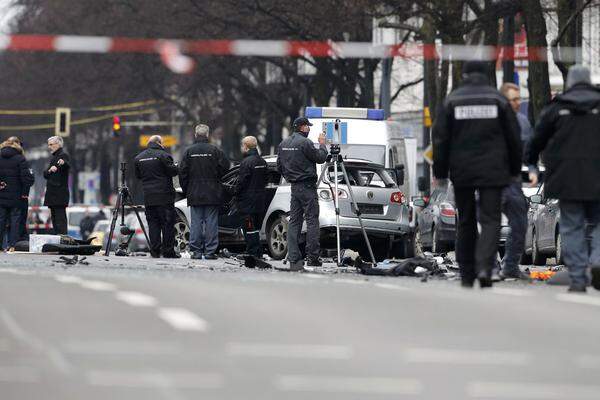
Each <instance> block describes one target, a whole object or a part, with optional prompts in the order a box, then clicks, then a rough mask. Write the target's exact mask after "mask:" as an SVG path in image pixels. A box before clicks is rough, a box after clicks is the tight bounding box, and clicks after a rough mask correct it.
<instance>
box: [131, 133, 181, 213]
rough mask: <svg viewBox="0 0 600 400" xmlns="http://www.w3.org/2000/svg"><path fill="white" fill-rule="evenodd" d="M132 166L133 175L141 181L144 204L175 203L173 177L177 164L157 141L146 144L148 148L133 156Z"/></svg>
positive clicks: (160, 204) (175, 173)
mask: <svg viewBox="0 0 600 400" xmlns="http://www.w3.org/2000/svg"><path fill="white" fill-rule="evenodd" d="M134 166H135V177H136V178H138V179H140V180H141V181H142V188H143V190H144V204H145V205H146V206H162V205H168V204H173V203H175V188H174V187H173V177H174V176H177V166H176V165H175V164H174V163H173V157H171V155H170V154H169V153H167V152H166V151H165V149H164V148H162V147H161V146H160V145H159V144H158V143H150V144H148V148H147V149H146V150H144V151H142V152H141V153H140V154H138V155H137V156H136V157H135V161H134Z"/></svg>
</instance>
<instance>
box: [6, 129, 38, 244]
mask: <svg viewBox="0 0 600 400" xmlns="http://www.w3.org/2000/svg"><path fill="white" fill-rule="evenodd" d="M33 181H34V178H33V174H32V173H31V170H30V169H29V164H28V163H27V160H26V159H25V156H24V155H23V149H22V148H21V146H20V145H19V144H18V143H16V142H13V141H8V140H7V141H5V142H4V143H2V144H1V145H0V247H1V246H2V243H3V242H4V232H5V230H6V225H7V222H8V223H9V225H10V231H9V236H8V250H9V251H14V247H15V244H16V243H17V240H18V239H19V234H20V229H19V218H20V215H21V209H20V203H21V200H22V199H23V198H27V197H28V196H29V188H30V187H31V185H33Z"/></svg>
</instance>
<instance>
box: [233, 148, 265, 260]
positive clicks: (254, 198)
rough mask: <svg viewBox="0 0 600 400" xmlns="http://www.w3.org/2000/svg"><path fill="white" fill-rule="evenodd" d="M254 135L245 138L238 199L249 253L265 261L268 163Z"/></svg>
mask: <svg viewBox="0 0 600 400" xmlns="http://www.w3.org/2000/svg"><path fill="white" fill-rule="evenodd" d="M257 144H258V143H257V141H256V138H255V137H254V136H246V137H245V138H244V139H242V152H243V153H244V159H243V160H242V162H241V163H240V169H239V175H238V181H237V184H236V186H235V190H234V193H235V197H236V203H237V207H238V211H239V213H240V216H241V218H242V229H243V231H244V238H245V239H246V253H248V254H249V255H251V256H253V257H255V259H257V260H260V259H262V248H261V245H260V227H261V225H262V218H263V217H264V212H265V195H266V186H267V181H268V169H267V162H266V161H265V160H263V158H262V157H261V156H260V155H259V154H258V149H257V148H256V147H257Z"/></svg>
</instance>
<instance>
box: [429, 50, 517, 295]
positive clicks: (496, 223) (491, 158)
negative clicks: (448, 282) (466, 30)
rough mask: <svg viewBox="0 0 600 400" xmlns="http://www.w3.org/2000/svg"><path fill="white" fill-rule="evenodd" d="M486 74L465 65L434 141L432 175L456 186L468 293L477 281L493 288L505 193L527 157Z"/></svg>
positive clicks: (479, 66)
mask: <svg viewBox="0 0 600 400" xmlns="http://www.w3.org/2000/svg"><path fill="white" fill-rule="evenodd" d="M487 73H488V71H487V65H486V64H485V63H483V62H480V61H471V62H468V63H466V64H465V66H464V69H463V74H464V75H463V78H464V82H463V84H462V85H461V86H460V87H459V88H458V89H456V90H454V91H452V93H450V94H449V95H448V97H447V98H446V100H445V101H444V103H443V105H442V106H441V107H440V112H439V114H438V116H437V119H436V121H435V126H434V127H433V135H432V136H433V161H434V164H433V174H434V176H435V178H436V179H438V184H439V185H442V186H443V185H447V178H448V177H450V180H452V183H453V185H454V192H455V199H456V205H457V208H458V216H459V218H458V233H457V239H456V260H457V261H458V264H459V266H460V272H461V278H462V284H463V286H465V287H472V286H473V284H474V282H475V280H476V279H478V280H479V284H480V286H481V287H482V288H483V287H490V286H492V280H491V272H492V268H493V266H494V261H495V255H496V251H497V249H498V240H499V235H500V219H501V198H502V190H503V188H504V187H506V186H507V185H508V184H509V183H510V182H511V179H516V177H517V176H519V175H520V171H521V158H522V154H523V151H522V144H521V137H520V128H519V124H518V122H517V118H516V116H515V113H514V111H513V110H512V108H511V107H510V105H509V103H508V101H507V100H506V98H505V97H504V96H502V95H501V94H500V93H499V92H498V90H496V89H495V88H494V87H492V86H491V85H490V83H489V79H488V75H487ZM476 192H477V193H478V199H479V201H477V198H476ZM478 221H479V223H480V225H481V232H480V233H478V228H477V222H478Z"/></svg>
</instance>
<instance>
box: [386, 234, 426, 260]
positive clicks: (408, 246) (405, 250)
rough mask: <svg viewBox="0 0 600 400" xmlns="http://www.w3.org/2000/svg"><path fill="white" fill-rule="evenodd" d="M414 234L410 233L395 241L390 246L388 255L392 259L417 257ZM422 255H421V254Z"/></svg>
mask: <svg viewBox="0 0 600 400" xmlns="http://www.w3.org/2000/svg"><path fill="white" fill-rule="evenodd" d="M415 236H416V232H410V233H407V234H406V235H404V236H402V237H401V238H400V239H399V240H396V241H395V242H393V244H392V248H391V251H390V253H391V254H390V255H391V257H392V258H399V259H405V258H412V257H415V256H417V255H418V253H417V252H416V244H415V242H416V240H415V239H416V237H415ZM421 255H422V253H421Z"/></svg>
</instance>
